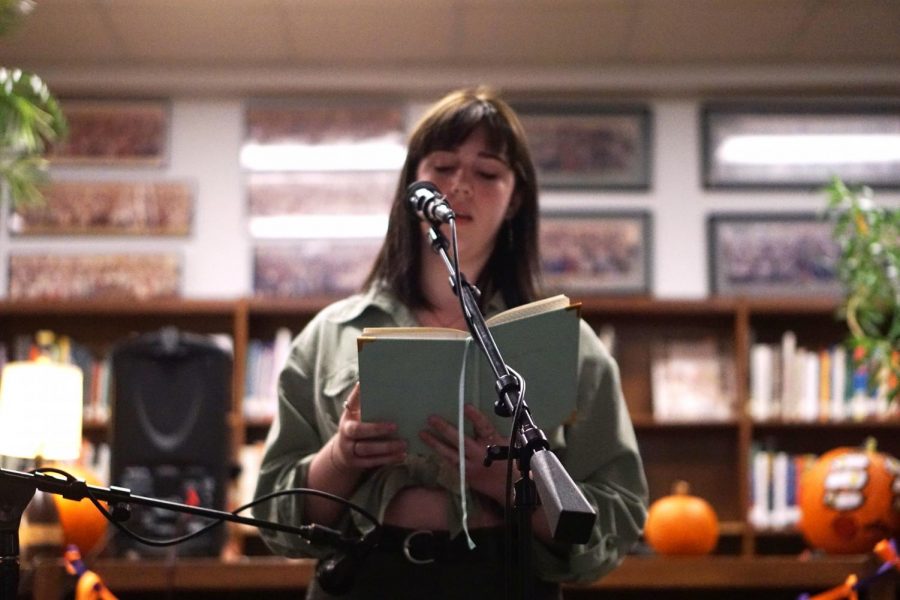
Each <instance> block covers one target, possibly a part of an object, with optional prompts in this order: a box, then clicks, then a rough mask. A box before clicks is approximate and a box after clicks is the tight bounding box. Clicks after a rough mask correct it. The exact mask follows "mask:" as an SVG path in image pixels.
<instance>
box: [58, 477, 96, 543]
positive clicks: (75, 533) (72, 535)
mask: <svg viewBox="0 0 900 600" xmlns="http://www.w3.org/2000/svg"><path fill="white" fill-rule="evenodd" d="M62 468H63V470H65V471H66V472H67V473H70V474H71V475H74V476H75V477H77V478H78V479H84V480H85V482H87V483H88V484H90V485H99V482H98V481H97V480H96V478H95V477H94V476H93V475H91V474H90V473H88V472H87V471H85V470H84V469H82V468H79V467H74V466H69V465H66V466H64V467H62ZM53 501H54V503H55V504H56V511H57V512H58V513H59V522H60V524H61V525H62V530H63V539H64V540H65V543H66V544H75V545H76V546H78V549H79V550H81V553H82V554H83V555H86V554H88V553H89V552H90V551H91V549H93V548H94V546H96V545H97V543H98V542H100V540H102V539H103V536H104V534H105V533H106V527H107V521H106V517H104V516H103V514H102V513H101V512H100V511H99V510H97V507H96V506H94V504H93V502H91V501H90V500H89V499H88V498H84V499H82V500H80V501H76V500H67V499H66V498H63V497H62V496H60V495H57V494H54V495H53Z"/></svg>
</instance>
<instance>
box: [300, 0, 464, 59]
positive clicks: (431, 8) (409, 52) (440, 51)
mask: <svg viewBox="0 0 900 600" xmlns="http://www.w3.org/2000/svg"><path fill="white" fill-rule="evenodd" d="M288 16H289V19H290V23H291V32H292V34H293V35H292V40H291V43H292V46H293V48H294V51H295V58H296V59H297V60H298V61H300V63H301V64H302V63H319V64H326V65H334V64H338V65H351V66H353V65H357V66H359V65H362V66H366V65H384V64H401V65H408V64H426V65H427V64H435V63H439V62H445V61H446V60H447V59H448V58H449V57H450V56H452V52H453V43H452V42H453V40H454V37H455V29H456V21H457V17H456V7H455V2H453V1H452V0H430V1H429V2H421V1H413V0H391V1H384V0H383V1H366V0H358V1H355V2H353V1H348V0H333V1H329V2H310V1H307V2H292V3H290V4H289V5H288Z"/></svg>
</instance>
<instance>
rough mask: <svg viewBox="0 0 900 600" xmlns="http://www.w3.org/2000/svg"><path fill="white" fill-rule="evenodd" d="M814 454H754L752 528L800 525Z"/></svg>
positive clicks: (787, 527)
mask: <svg viewBox="0 0 900 600" xmlns="http://www.w3.org/2000/svg"><path fill="white" fill-rule="evenodd" d="M815 461H816V456H815V455H814V454H788V453H787V452H781V451H774V450H765V449H761V448H754V449H753V450H752V451H751V453H750V514H749V515H748V520H749V521H750V524H751V525H752V526H753V527H754V528H756V529H760V530H764V529H789V528H793V527H796V526H797V524H798V523H799V521H800V506H799V504H798V499H799V492H800V481H801V478H802V475H803V473H804V472H805V471H806V470H807V469H809V468H810V467H812V465H813V464H814V463H815Z"/></svg>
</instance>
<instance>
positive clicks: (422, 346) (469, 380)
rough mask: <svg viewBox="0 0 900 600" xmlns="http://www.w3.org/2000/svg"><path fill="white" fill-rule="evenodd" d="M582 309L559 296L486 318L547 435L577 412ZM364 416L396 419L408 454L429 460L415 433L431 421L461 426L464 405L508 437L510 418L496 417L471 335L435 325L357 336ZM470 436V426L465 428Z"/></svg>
mask: <svg viewBox="0 0 900 600" xmlns="http://www.w3.org/2000/svg"><path fill="white" fill-rule="evenodd" d="M579 306H580V304H573V303H571V302H570V300H569V299H568V298H567V297H566V296H562V295H560V296H554V297H552V298H546V299H544V300H537V301H535V302H532V303H530V304H525V305H522V306H518V307H515V308H511V309H509V310H506V311H504V312H502V313H499V314H497V315H494V316H493V317H491V318H490V319H487V320H486V323H487V325H488V328H489V329H490V331H491V335H492V336H493V338H494V341H495V342H496V343H497V347H498V348H499V350H500V354H501V356H502V357H503V359H504V361H505V362H506V364H507V365H508V366H509V367H510V368H511V369H513V370H515V371H517V372H518V373H519V374H521V376H522V378H523V379H524V380H525V402H526V403H527V405H528V407H529V408H530V409H531V414H532V417H533V418H534V422H535V424H536V425H537V426H538V427H540V428H541V429H542V430H544V431H545V432H546V433H547V434H548V435H549V434H550V432H551V431H552V430H553V429H554V428H556V427H557V426H558V425H561V424H562V423H564V422H565V421H566V420H567V419H568V418H569V417H570V416H571V415H572V413H573V411H574V410H575V394H576V385H577V382H576V379H577V369H578V336H579V332H578V330H579V317H580V313H579ZM358 347H359V379H360V385H361V388H360V391H361V397H360V400H361V417H362V419H363V420H364V421H393V422H395V423H397V426H398V436H399V437H402V438H405V439H406V440H407V441H408V442H409V451H410V452H411V453H416V454H426V453H427V452H429V449H428V447H427V446H426V445H425V444H424V443H423V442H422V441H421V440H420V439H419V436H418V432H419V431H421V430H422V429H425V428H426V426H427V425H426V419H427V418H428V416H429V415H432V414H434V415H439V416H441V417H443V418H445V419H447V420H448V421H449V422H450V423H457V422H458V417H459V403H460V397H461V395H462V398H463V401H464V402H466V403H469V404H473V405H474V406H476V407H478V408H479V409H481V411H482V412H484V413H485V414H487V415H488V416H491V417H492V418H493V419H494V422H495V425H496V426H497V430H498V431H499V432H500V434H501V435H502V436H504V437H506V436H507V435H508V434H509V431H510V427H511V426H512V419H507V418H503V417H498V416H496V415H495V414H494V401H495V400H496V399H497V392H496V391H495V387H494V383H495V379H496V378H495V376H494V372H493V370H492V369H491V365H490V363H489V362H488V360H487V358H485V356H484V354H483V352H482V351H481V349H480V348H479V347H478V343H477V342H476V341H475V340H473V339H472V338H471V336H470V334H469V332H467V331H461V330H458V329H445V328H437V327H376V328H366V329H364V330H363V332H362V335H360V337H359V338H358ZM464 426H465V427H466V430H467V433H468V434H471V431H470V430H471V426H470V424H469V423H468V421H466V422H465V423H464Z"/></svg>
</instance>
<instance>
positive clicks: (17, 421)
mask: <svg viewBox="0 0 900 600" xmlns="http://www.w3.org/2000/svg"><path fill="white" fill-rule="evenodd" d="M83 391H84V390H83V387H82V374H81V369H79V368H78V367H76V366H74V365H68V364H61V363H53V362H49V361H37V362H11V363H7V364H6V365H5V366H4V367H3V375H2V379H0V454H4V455H6V456H15V457H20V458H37V457H40V458H42V459H47V460H73V459H76V458H78V456H79V455H80V454H81V412H82V396H83Z"/></svg>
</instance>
